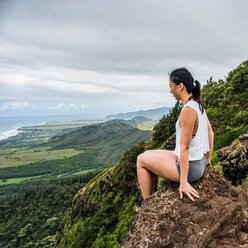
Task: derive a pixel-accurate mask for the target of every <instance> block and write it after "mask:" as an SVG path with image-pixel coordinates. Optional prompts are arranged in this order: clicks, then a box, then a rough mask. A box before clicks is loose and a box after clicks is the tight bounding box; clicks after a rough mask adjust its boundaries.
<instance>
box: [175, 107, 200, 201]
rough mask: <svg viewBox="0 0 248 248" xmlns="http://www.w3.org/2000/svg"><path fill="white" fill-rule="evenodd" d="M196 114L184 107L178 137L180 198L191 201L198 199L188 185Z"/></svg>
mask: <svg viewBox="0 0 248 248" xmlns="http://www.w3.org/2000/svg"><path fill="white" fill-rule="evenodd" d="M197 118H198V117H197V113H196V112H195V111H194V110H193V109H192V108H190V107H185V108H184V109H183V111H182V113H181V115H180V121H181V135H180V172H181V173H180V187H179V193H180V198H181V199H182V198H183V193H185V194H186V195H187V196H188V197H189V198H190V199H191V200H192V201H194V198H193V197H192V195H193V196H195V197H198V198H199V195H198V192H197V191H196V190H195V189H194V188H193V187H192V186H191V185H190V184H189V183H188V180H187V177H188V171H189V146H190V142H191V139H192V135H193V129H194V124H195V121H196V120H197Z"/></svg>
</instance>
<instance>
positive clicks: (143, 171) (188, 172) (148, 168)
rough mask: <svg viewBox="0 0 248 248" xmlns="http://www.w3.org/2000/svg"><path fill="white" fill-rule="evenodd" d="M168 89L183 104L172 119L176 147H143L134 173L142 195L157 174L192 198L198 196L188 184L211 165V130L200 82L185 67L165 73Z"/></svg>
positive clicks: (153, 187) (151, 188)
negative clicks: (161, 148)
mask: <svg viewBox="0 0 248 248" xmlns="http://www.w3.org/2000/svg"><path fill="white" fill-rule="evenodd" d="M169 85H170V92H171V93H172V94H173V96H174V97H175V99H176V100H181V102H182V104H183V107H182V110H181V113H180V116H179V118H178V120H177V122H176V147H175V150H174V151H169V150H147V151H145V152H144V153H142V154H140V155H139V156H138V157H137V175H138V181H139V184H140V187H141V191H142V195H143V198H144V199H145V198H147V197H148V196H150V195H151V194H152V193H154V192H155V191H156V190H157V183H158V176H161V177H163V178H167V179H169V180H171V181H174V182H180V187H179V194H180V198H181V199H182V198H183V193H184V194H186V195H187V196H188V197H189V198H190V199H191V200H192V201H194V198H193V196H194V197H197V198H199V194H198V192H197V191H196V190H195V189H194V188H193V187H192V186H191V185H190V183H193V182H195V181H197V180H199V179H200V178H201V177H202V175H203V173H204V171H205V169H206V167H207V165H211V155H212V151H213V137H214V133H213V131H212V128H211V124H210V122H209V120H208V118H207V115H206V111H205V109H204V107H203V104H202V102H201V100H200V95H201V92H200V83H199V82H198V81H197V80H194V79H193V77H192V75H191V73H190V72H189V71H188V70H187V69H186V68H184V67H183V68H178V69H175V70H174V71H172V72H171V73H170V75H169Z"/></svg>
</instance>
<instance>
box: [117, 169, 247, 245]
mask: <svg viewBox="0 0 248 248" xmlns="http://www.w3.org/2000/svg"><path fill="white" fill-rule="evenodd" d="M191 185H192V186H193V187H194V188H195V189H196V190H197V191H198V193H199V195H200V197H199V198H196V197H195V201H194V202H193V201H191V200H190V199H189V198H188V196H187V195H184V196H183V199H180V198H179V191H178V187H179V183H174V182H171V181H169V180H166V182H165V184H164V186H163V188H161V189H160V190H158V191H157V192H155V193H154V194H152V195H151V196H149V197H148V198H146V199H145V200H143V202H142V204H141V209H140V210H139V212H138V213H137V214H136V215H135V216H134V221H133V224H132V227H131V229H130V231H129V232H128V234H127V236H126V238H125V239H124V241H123V242H122V245H121V247H122V248H134V247H135V248H138V247H142V248H162V247H163V248H234V247H235V248H236V247H240V248H248V192H246V191H245V190H243V189H239V188H236V187H234V186H232V184H231V183H230V182H228V181H227V180H226V179H225V178H224V177H223V176H222V175H221V174H219V172H218V170H217V169H215V168H214V167H212V166H208V167H207V169H206V171H205V173H204V175H203V177H202V178H201V179H200V180H199V181H197V182H195V183H192V184H191Z"/></svg>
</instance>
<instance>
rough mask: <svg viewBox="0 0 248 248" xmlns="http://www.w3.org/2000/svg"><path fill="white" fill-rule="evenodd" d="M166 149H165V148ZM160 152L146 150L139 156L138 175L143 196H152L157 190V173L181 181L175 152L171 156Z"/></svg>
mask: <svg viewBox="0 0 248 248" xmlns="http://www.w3.org/2000/svg"><path fill="white" fill-rule="evenodd" d="M164 151H165V150H164ZM170 152H171V151H168V155H165V154H159V153H158V152H147V151H146V152H144V153H142V154H140V155H139V156H138V157H137V175H138V181H139V184H140V188H141V191H142V195H143V198H144V199H145V198H147V197H148V196H150V195H151V194H152V193H153V191H154V190H155V186H154V185H155V183H154V182H155V176H153V175H152V174H155V175H157V176H161V177H164V178H167V179H169V180H172V181H175V182H179V181H180V177H179V174H178V171H177V168H176V158H175V156H176V155H175V154H173V155H172V156H170Z"/></svg>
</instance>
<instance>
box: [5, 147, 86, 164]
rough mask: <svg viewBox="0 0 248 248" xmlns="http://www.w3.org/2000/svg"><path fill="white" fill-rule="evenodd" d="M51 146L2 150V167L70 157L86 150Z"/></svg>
mask: <svg viewBox="0 0 248 248" xmlns="http://www.w3.org/2000/svg"><path fill="white" fill-rule="evenodd" d="M50 148H51V147H49V146H48V147H40V148H30V149H28V148H11V149H6V150H0V168H6V167H15V166H19V165H25V164H30V163H34V162H38V161H46V160H54V159H63V158H69V157H72V156H74V155H77V154H79V153H82V152H84V151H82V150H81V151H78V150H75V149H60V150H49V149H50Z"/></svg>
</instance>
